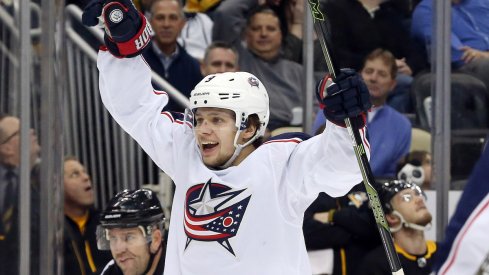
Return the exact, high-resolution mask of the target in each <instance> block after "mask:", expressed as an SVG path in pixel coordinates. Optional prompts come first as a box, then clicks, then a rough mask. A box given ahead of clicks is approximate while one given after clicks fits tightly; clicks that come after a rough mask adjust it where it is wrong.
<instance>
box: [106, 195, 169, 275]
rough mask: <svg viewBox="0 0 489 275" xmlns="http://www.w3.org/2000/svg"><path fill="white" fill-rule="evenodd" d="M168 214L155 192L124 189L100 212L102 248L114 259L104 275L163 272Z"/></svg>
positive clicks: (140, 274) (136, 274)
mask: <svg viewBox="0 0 489 275" xmlns="http://www.w3.org/2000/svg"><path fill="white" fill-rule="evenodd" d="M164 222H165V215H164V213H163V209H162V207H161V204H160V202H159V200H158V198H157V197H156V193H154V192H153V191H151V190H149V189H137V190H132V191H130V190H124V191H122V192H120V193H118V194H117V195H115V197H114V198H112V200H111V201H110V202H109V204H108V206H107V208H106V209H105V211H103V212H102V213H101V214H100V225H99V226H98V228H97V246H98V249H99V250H110V251H111V253H112V257H113V260H111V261H110V262H109V263H108V264H107V265H106V266H105V268H104V270H103V271H102V273H101V274H103V275H119V274H121V275H122V274H123V275H142V274H147V275H152V274H157V275H160V274H162V273H163V268H164V265H165V250H164V248H163V247H164V238H165V229H164Z"/></svg>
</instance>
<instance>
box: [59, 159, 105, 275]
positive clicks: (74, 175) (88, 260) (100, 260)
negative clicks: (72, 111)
mask: <svg viewBox="0 0 489 275" xmlns="http://www.w3.org/2000/svg"><path fill="white" fill-rule="evenodd" d="M63 178H64V194H65V203H64V212H65V231H64V239H65V241H64V265H65V267H64V273H65V274H70V275H76V274H99V273H100V272H101V271H102V268H103V267H104V265H105V264H106V263H107V262H108V261H109V260H110V258H111V257H110V253H108V252H107V251H99V250H98V249H97V237H96V229H97V225H98V223H99V216H98V213H97V211H95V210H94V209H93V208H92V206H93V202H94V194H93V188H92V182H91V181H90V176H89V175H88V174H87V171H86V170H85V167H84V166H83V165H82V164H81V163H80V162H79V161H78V160H77V159H76V158H74V157H68V158H66V159H65V161H64V176H63Z"/></svg>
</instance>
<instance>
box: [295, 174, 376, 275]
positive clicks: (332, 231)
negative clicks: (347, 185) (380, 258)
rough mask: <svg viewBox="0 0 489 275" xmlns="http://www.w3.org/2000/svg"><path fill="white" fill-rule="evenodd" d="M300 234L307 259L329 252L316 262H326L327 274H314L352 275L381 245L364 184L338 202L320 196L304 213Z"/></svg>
mask: <svg viewBox="0 0 489 275" xmlns="http://www.w3.org/2000/svg"><path fill="white" fill-rule="evenodd" d="M303 230H304V239H305V242H306V248H307V250H308V254H309V255H310V257H311V253H314V252H318V251H320V250H325V249H329V250H330V251H331V252H330V253H331V254H329V257H328V254H327V253H322V255H324V256H323V257H324V258H322V259H317V262H318V263H322V264H323V265H324V264H326V263H327V262H328V261H329V262H330V264H329V265H330V266H329V270H324V269H321V270H320V271H318V272H321V273H316V274H323V273H324V272H326V274H332V275H336V274H338V275H340V274H355V272H356V270H357V267H358V265H359V264H360V261H361V259H363V257H364V256H365V255H366V254H367V253H368V252H369V251H370V250H372V249H374V248H375V247H377V246H378V245H380V244H381V243H380V238H379V234H378V231H377V227H376V223H375V219H374V216H373V214H372V210H371V209H370V208H369V206H368V198H367V194H366V192H365V187H364V185H363V184H360V185H356V186H355V187H353V189H352V190H351V191H350V192H348V194H347V195H345V196H342V197H339V198H333V197H331V196H329V195H327V194H325V193H320V194H319V196H318V198H317V199H316V200H315V201H314V202H313V203H312V204H311V205H310V206H309V208H308V209H307V210H306V212H305V213H304V225H303ZM324 252H327V251H324ZM319 255H321V254H319ZM331 257H332V258H331ZM312 262H313V261H312V260H311V263H312ZM316 268H317V267H316ZM314 269H315V268H314V266H313V271H314Z"/></svg>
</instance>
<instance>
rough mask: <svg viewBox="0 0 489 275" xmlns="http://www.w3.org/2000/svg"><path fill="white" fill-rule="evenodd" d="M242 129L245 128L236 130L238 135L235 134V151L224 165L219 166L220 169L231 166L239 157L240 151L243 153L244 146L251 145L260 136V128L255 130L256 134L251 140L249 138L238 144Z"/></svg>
mask: <svg viewBox="0 0 489 275" xmlns="http://www.w3.org/2000/svg"><path fill="white" fill-rule="evenodd" d="M242 131H243V130H238V131H237V132H236V135H235V136H234V153H233V155H232V156H231V157H230V158H229V159H228V160H227V161H226V162H225V163H224V164H223V165H221V166H219V168H220V169H226V168H228V167H229V166H231V164H232V163H233V162H234V161H235V160H236V158H237V157H238V155H239V153H241V150H243V148H245V147H246V146H248V145H250V144H251V143H252V142H253V141H255V140H256V139H257V138H258V130H257V131H256V132H255V135H254V136H253V137H252V138H251V139H250V140H248V141H247V142H246V143H245V144H238V137H239V135H240V134H241V132H242Z"/></svg>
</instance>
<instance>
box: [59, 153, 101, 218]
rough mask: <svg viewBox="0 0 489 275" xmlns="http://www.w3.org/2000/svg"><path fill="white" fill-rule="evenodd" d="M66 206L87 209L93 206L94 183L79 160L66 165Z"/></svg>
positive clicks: (68, 161)
mask: <svg viewBox="0 0 489 275" xmlns="http://www.w3.org/2000/svg"><path fill="white" fill-rule="evenodd" d="M63 180H64V189H65V204H68V205H72V206H74V207H81V208H87V209H88V207H90V206H92V205H93V202H94V195H93V189H92V182H91V180H90V176H89V175H88V173H87V171H86V170H85V167H84V166H83V165H82V164H81V163H80V162H78V161H77V160H67V161H65V163H64V175H63Z"/></svg>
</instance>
